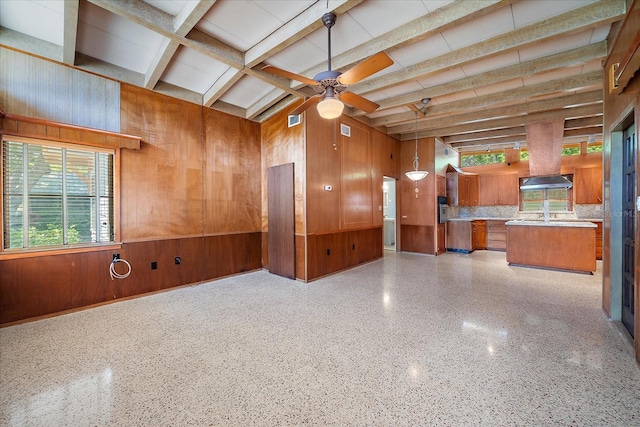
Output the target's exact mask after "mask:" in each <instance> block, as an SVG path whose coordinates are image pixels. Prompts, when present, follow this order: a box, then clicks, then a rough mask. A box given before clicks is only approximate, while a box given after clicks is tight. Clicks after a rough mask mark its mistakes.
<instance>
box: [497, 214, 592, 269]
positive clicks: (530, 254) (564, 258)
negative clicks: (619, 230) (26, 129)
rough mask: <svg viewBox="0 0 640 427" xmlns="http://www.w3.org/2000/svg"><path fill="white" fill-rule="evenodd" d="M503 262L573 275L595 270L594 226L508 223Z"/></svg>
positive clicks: (573, 223) (584, 224) (536, 222)
mask: <svg viewBox="0 0 640 427" xmlns="http://www.w3.org/2000/svg"><path fill="white" fill-rule="evenodd" d="M506 228H507V262H508V263H509V264H511V265H522V266H530V267H540V268H552V269H560V270H569V271H575V272H583V273H592V272H594V271H596V224H594V223H592V222H560V221H558V222H544V221H509V222H507V223H506Z"/></svg>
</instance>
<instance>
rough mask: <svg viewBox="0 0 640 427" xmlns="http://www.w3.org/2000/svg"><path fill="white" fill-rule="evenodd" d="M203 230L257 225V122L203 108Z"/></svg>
mask: <svg viewBox="0 0 640 427" xmlns="http://www.w3.org/2000/svg"><path fill="white" fill-rule="evenodd" d="M204 118H205V173H204V175H205V183H204V195H203V197H204V200H205V202H206V213H205V221H204V224H203V229H204V232H205V233H221V232H222V233H225V232H239V231H242V232H250V231H258V230H260V229H261V224H260V214H261V206H260V203H261V181H260V180H261V174H260V164H261V161H260V124H258V123H253V122H249V121H247V120H244V119H241V118H239V117H234V116H230V115H228V114H225V113H221V112H219V111H214V110H210V109H205V110H204Z"/></svg>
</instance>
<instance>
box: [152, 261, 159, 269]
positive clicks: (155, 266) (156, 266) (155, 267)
mask: <svg viewBox="0 0 640 427" xmlns="http://www.w3.org/2000/svg"><path fill="white" fill-rule="evenodd" d="M151 269H152V270H157V269H158V262H157V261H151Z"/></svg>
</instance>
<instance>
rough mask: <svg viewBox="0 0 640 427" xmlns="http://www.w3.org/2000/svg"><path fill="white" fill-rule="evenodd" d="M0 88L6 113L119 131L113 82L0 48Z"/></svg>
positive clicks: (117, 85)
mask: <svg viewBox="0 0 640 427" xmlns="http://www.w3.org/2000/svg"><path fill="white" fill-rule="evenodd" d="M0 87H1V88H2V90H0V107H1V108H2V109H3V110H4V111H6V112H7V113H11V114H16V115H19V116H25V117H37V118H39V119H44V120H50V121H54V122H59V123H68V124H73V125H78V126H86V127H90V128H94V129H102V130H109V131H113V132H120V83H118V82H116V81H113V80H108V79H104V78H102V77H98V76H96V75H93V74H90V73H85V72H83V71H80V70H76V69H75V68H72V67H68V66H63V65H60V64H57V63H55V62H53V61H48V60H45V59H41V58H38V57H35V56H30V55H25V54H23V53H20V52H17V51H14V50H11V49H7V48H5V47H0ZM96 100H99V101H100V102H96Z"/></svg>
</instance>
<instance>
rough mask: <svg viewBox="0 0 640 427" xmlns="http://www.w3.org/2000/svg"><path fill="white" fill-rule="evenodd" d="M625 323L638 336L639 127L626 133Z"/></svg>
mask: <svg viewBox="0 0 640 427" xmlns="http://www.w3.org/2000/svg"><path fill="white" fill-rule="evenodd" d="M622 144H623V145H622V209H623V211H622V323H623V324H624V326H625V328H627V330H628V331H629V333H630V334H631V336H634V316H635V313H634V309H635V301H634V295H635V274H634V273H635V225H636V215H635V213H636V200H637V196H638V194H637V190H636V152H637V148H638V146H637V141H636V132H635V126H634V125H633V124H632V125H631V126H629V127H627V128H626V129H624V130H623V131H622Z"/></svg>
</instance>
